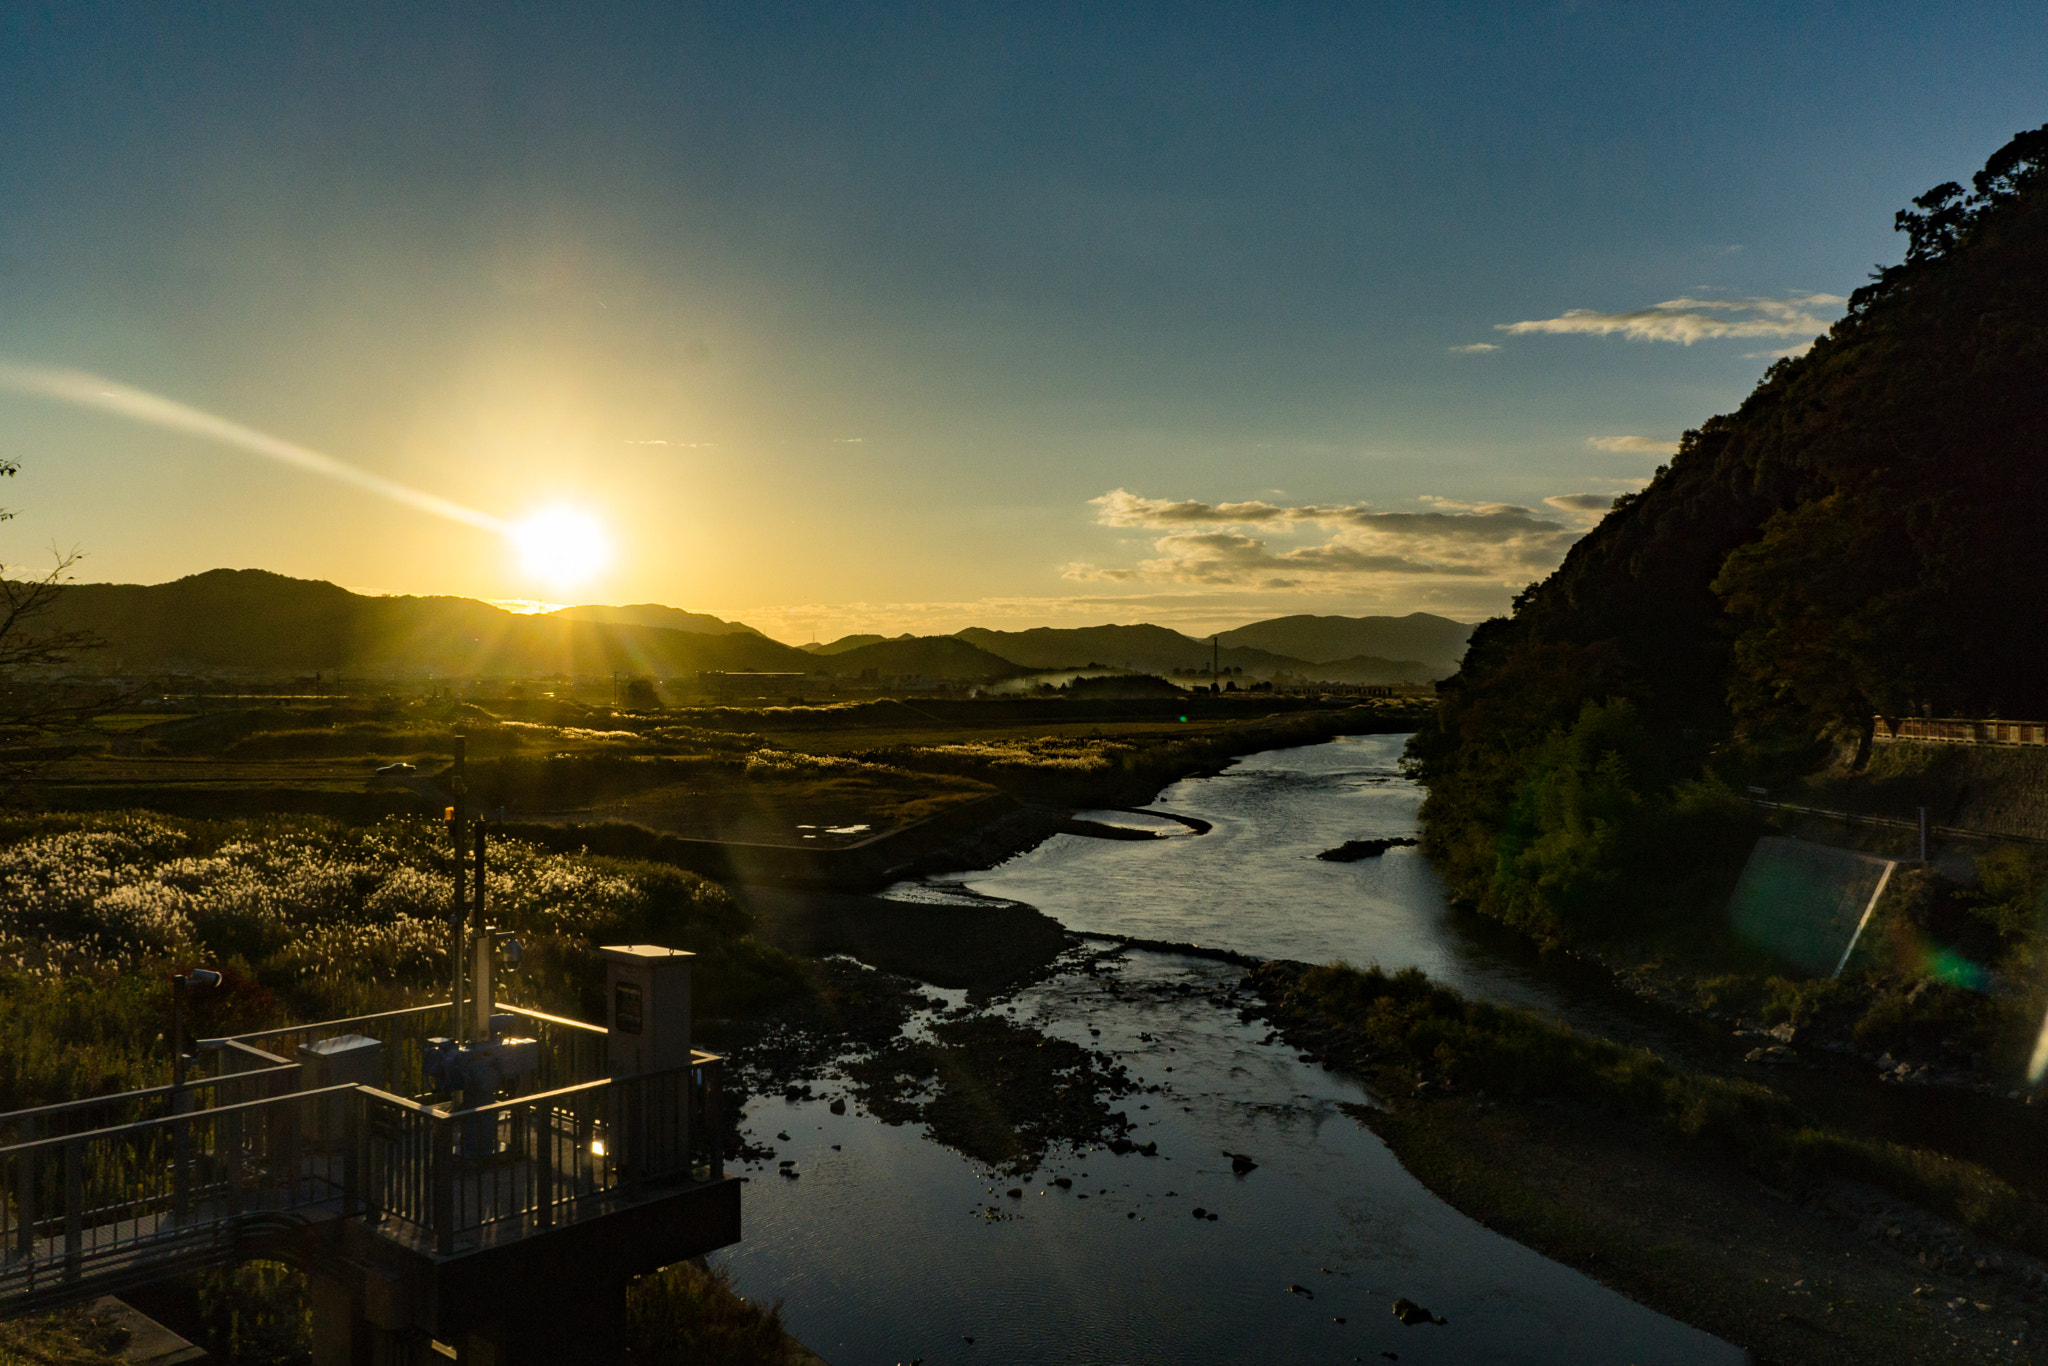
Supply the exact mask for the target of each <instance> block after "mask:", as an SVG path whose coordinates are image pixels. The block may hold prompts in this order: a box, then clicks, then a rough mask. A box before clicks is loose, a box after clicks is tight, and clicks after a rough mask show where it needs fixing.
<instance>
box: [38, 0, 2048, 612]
mask: <svg viewBox="0 0 2048 1366" xmlns="http://www.w3.org/2000/svg"><path fill="white" fill-rule="evenodd" d="M2043 71H2048V21H2044V12H2043V11H2042V10H2041V9H2040V8H2039V7H2038V6H2021V5H1971V6H1956V7H1947V8H1938V7H1932V6H1922V7H1909V6H1898V5H1889V6H1877V5H1868V6H1865V5H1807V6H1799V7H1788V6H1765V5H1757V6H1747V7H1744V6H1730V5H1723V6H1714V7H1700V6H1675V5H1674V6H1652V5H1602V4H1568V5H1552V6H1541V5H1503V6H1481V5H1463V6H1455V7H1451V6H1444V7H1429V6H1422V5H1400V6H1337V5H1318V6H1281V5H1266V6H1258V7H1249V6H1214V7H1205V6H1195V5H1174V6H1162V7H1145V6H1135V5H1132V6H1116V7H1105V6H1080V5H1076V6H1052V5H1044V6H1024V5H1002V6H987V7H973V6H944V7H913V6H907V5H900V6H887V7H857V6H805V7H782V6H772V5H761V4H749V5H744V6H742V5H733V6H714V7H699V6H686V5H649V6H605V5H585V6H575V7H567V6H514V5H492V6H466V7H375V6H363V5H349V6H320V5H311V4H303V5H292V6H269V7H253V6H252V7H241V6H222V5H191V6H179V7H163V8H158V9H151V10H144V9H142V8H141V7H135V6H101V7H95V6H60V7H48V6H25V5H15V6H7V7H6V8H5V9H4V10H0V363H4V364H6V365H7V366H9V367H11V368H10V369H8V370H7V371H5V372H4V373H5V374H7V375H13V376H14V377H15V382H13V383H12V386H11V388H5V389H0V455H4V456H5V457H7V458H10V459H14V460H17V461H19V462H20V464H21V466H22V472H21V474H20V476H19V477H18V478H16V479H15V480H14V481H12V485H11V486H10V488H9V489H8V494H9V501H10V504H11V505H13V506H15V507H17V508H19V509H20V515H19V516H18V518H17V519H16V520H15V521H13V522H11V523H9V524H7V527H6V531H7V533H8V539H7V542H6V544H5V545H4V547H0V554H4V555H5V557H6V558H7V560H8V561H9V562H11V563H13V564H17V565H21V564H27V565H30V566H33V565H35V564H36V563H38V558H37V557H38V555H39V554H40V553H41V552H42V551H43V548H44V547H46V546H48V545H49V544H51V543H56V544H59V545H63V546H71V545H77V546H80V547H82V548H83V549H84V550H85V551H87V552H88V558H87V559H86V560H85V561H84V562H83V564H82V565H81V569H80V572H81V576H82V577H83V578H86V579H112V580H121V581H142V582H156V581H162V580H164V579H169V578H173V577H176V576H178V575H181V574H186V573H191V572H196V571H198V570H203V569H207V568H212V567H216V566H219V565H230V566H234V567H262V568H269V569H275V570H278V571H280V572H284V573H291V574H296V575H302V576H307V577H317V578H325V579H331V580H334V581H336V582H340V583H344V584H347V585H349V586H352V587H357V588H362V589H367V590H373V591H390V592H422V593H427V592H435V593H438V592H446V593H461V594H467V595H472V596H480V597H488V598H514V597H535V598H546V599H550V600H554V601H568V600H576V601H585V600H599V601H613V602H628V601H649V600H652V601H662V602H669V603H673V604H675V605H678V606H684V607H690V608H693V609H698V610H711V611H717V612H720V613H721V614H724V615H740V616H742V617H743V618H744V619H746V620H749V621H753V622H755V623H756V624H757V625H761V626H763V627H764V628H765V629H768V630H770V631H771V633H774V634H778V635H781V636H784V637H785V638H792V639H796V638H807V637H808V636H809V635H810V634H812V633H813V632H816V633H817V634H821V635H824V636H826V637H828V638H829V637H830V636H832V635H834V634H837V633H840V632H842V631H850V630H856V629H874V630H887V631H892V632H893V631H898V630H918V631H924V630H953V629H957V628H959V627H961V626H966V625H971V624H984V625H991V626H1019V625H1029V624H1078V623H1080V622H1084V621H1106V620H1121V621H1131V620H1155V621H1160V622H1162V623H1165V624H1171V625H1177V626H1183V627H1187V628H1189V629H1197V630H1198V629H1202V628H1204V627H1210V626H1216V625H1230V624H1235V623H1237V622H1241V621H1244V620H1250V619H1253V618H1255V617H1259V616H1267V615H1274V614H1277V613H1280V612H1290V611H1312V612H1343V613H1360V612H1375V611H1391V612H1403V611H1408V610H1413V609H1417V608H1422V609H1427V610H1434V611H1439V612H1443V613H1445V614H1447V615H1452V616H1458V617H1463V618H1467V619H1476V618H1477V617H1480V616H1483V615H1487V614H1489V613H1491V612H1494V611H1498V610H1501V609H1502V608H1503V607H1504V605H1505V603H1506V601H1507V599H1508V597H1509V596H1510V595H1511V593H1512V592H1513V591H1514V589H1515V588H1517V587H1519V586H1520V584H1521V583H1523V582H1526V581H1527V580H1528V579H1529V578H1531V577H1533V576H1535V575H1537V574H1540V573H1541V572H1543V571H1544V570H1545V569H1547V568H1548V566H1549V565H1551V564H1554V563H1555V561H1556V558H1557V557H1558V555H1560V554H1561V553H1562V551H1563V548H1564V547H1565V546H1566V545H1568V544H1569V542H1570V540H1571V539H1572V538H1573V537H1574V536H1576V535H1577V534H1579V533H1580V532H1581V531H1582V530H1583V529H1584V527H1585V526H1586V525H1588V524H1590V521H1591V519H1592V518H1593V517H1595V516H1597V510H1598V509H1597V505H1598V502H1599V500H1600V499H1602V498H1604V497H1608V496H1611V495H1612V494H1613V493H1615V492H1617V491H1620V490H1622V489H1625V488H1627V487H1630V486H1631V484H1632V481H1639V480H1641V479H1642V478H1643V477H1644V476H1646V475H1647V474H1648V473H1649V472H1650V471H1651V470H1652V469H1654V467H1655V465H1656V464H1657V462H1658V460H1659V459H1661V458H1662V456H1661V454H1660V450H1659V448H1660V447H1661V446H1662V445H1664V444H1665V443H1669V442H1671V441H1674V440H1675V439H1676V438H1677V436H1678V434H1679V433H1680V432H1681V431H1682V430H1684V429H1685V428H1687V427H1690V426H1695V425H1697V424H1698V423H1699V422H1701V421H1702V420H1704V419H1705V418H1706V417H1708V416H1710V415H1711V414H1713V413H1715V412H1720V411H1726V410H1728V409H1729V408H1732V407H1733V406H1734V405H1735V404H1737V403H1739V402H1740V401H1741V398H1742V397H1743V395H1744V394H1746V393H1747V392H1748V390H1749V388H1750V387H1751V386H1752V385H1753V384H1754V383H1755V381H1756V379H1757V378H1758V376H1759V375H1760V374H1761V373H1762V371H1763V369H1764V368H1765V367H1766V366H1767V365H1768V364H1769V363H1770V357H1771V355H1772V353H1774V352H1777V351H1780V350H1782V349H1785V348H1787V347H1791V346H1795V345H1797V344H1798V343H1800V342H1801V341H1803V340H1805V339H1806V338H1807V337H1808V336H1810V335H1811V330H1812V327H1813V325H1814V324H1815V323H1819V324H1824V323H1825V322H1826V321H1828V320H1830V319H1832V318H1833V317H1835V316H1838V314H1839V311H1840V310H1839V307H1838V306H1837V305H1833V304H1830V303H1828V302H1827V299H1828V298H1830V297H1839V296H1843V295H1846V294H1847V293H1849V292H1850V291H1851V290H1852V289H1854V288H1855V287H1856V286H1857V285H1858V284H1860V283H1862V281H1863V279H1864V278H1865V277H1866V275H1867V274H1868V272H1869V271H1870V269H1871V268H1872V267H1873V266H1874V265H1875V264H1877V263H1879V262H1888V261H1892V260H1895V259H1897V257H1898V255H1899V253H1900V249H1901V242H1900V240H1899V239H1898V238H1897V237H1896V236H1895V235H1894V234H1893V233H1892V232H1891V231H1890V224H1891V216H1892V214H1893V212H1894V211H1895V210H1896V209H1898V208H1899V207H1901V206H1902V205H1904V204H1905V203H1906V202H1907V201H1908V200H1909V199H1910V198H1911V197H1912V196H1913V195H1916V194H1918V193H1920V192H1922V191H1924V190H1925V189H1927V188H1928V187H1929V186H1931V185H1933V184H1935V183H1937V182H1939V181H1942V180H1947V179H1952V178H1953V179H1967V177H1968V174H1969V173H1970V172H1971V171H1972V170H1974V169H1975V168H1976V167H1977V166H1978V165H1980V164H1982V162H1983V160H1984V158H1985V157H1986V156H1987V155H1988V154H1989V153H1990V152H1991V151H1993V150H1994V149H1995V148H1997V147H1998V146H1999V145H2000V144H2002V143H2003V142H2004V141H2005V140H2006V139H2007V138H2009V137H2010V136H2011V135H2012V134H2013V133H2015V132H2018V131H2020V130H2021V129H2023V128H2028V127H2033V126H2037V125H2039V124H2041V123H2043V122H2044V121H2048V96H2044V83H2043V81H2042V79H2041V73H2042V72H2043ZM1680 300H1689V301H1692V302H1690V303H1680V304H1674V305H1673V306H1672V307H1668V308H1664V309H1661V310H1660V309H1657V308H1656V306H1657V305H1660V304H1672V303H1673V301H1680ZM1758 301H1761V302H1758ZM1575 310H1583V312H1577V313H1575V312H1574V311H1575ZM1646 310H1648V311H1647V312H1645V311H1646ZM1568 315H1569V316H1570V317H1572V318H1573V319H1575V321H1570V322H1560V321H1557V320H1560V319H1566V318H1567V317H1568ZM1516 323H1539V324H1546V327H1545V328H1541V329H1536V330H1526V329H1525V330H1523V331H1519V332H1510V331H1505V330H1502V329H1503V328H1504V327H1506V326H1508V325H1512V324H1516ZM1731 331H1732V332H1734V333H1737V334H1739V335H1716V334H1717V333H1728V332H1731ZM1660 337H1661V338H1675V339H1672V340H1659V339H1657V338H1660ZM1686 339H1690V340H1689V344H1688V342H1687V340H1686ZM1472 347H1492V348H1494V349H1492V350H1466V349H1461V348H1472ZM53 368H58V369H63V370H67V371H82V372H86V373H87V374H89V375H91V376H104V377H107V378H109V379H110V380H113V381H118V382H119V384H120V385H122V386H132V387H133V388H134V389H135V390H140V391H145V392H146V393H148V394H151V395H161V396H163V397H164V398H166V399H168V400H173V401H175V402H176V403H177V404H181V405H188V406H189V407H190V408H192V409H196V410H199V411H201V412H203V413H205V414H209V415H216V416H218V417H219V418H221V419H225V420H228V421H231V422H233V423H235V424H239V425H240V426H242V427H246V428H249V429H253V430H254V431H256V432H260V433H263V434H265V435H267V436H269V437H274V438H276V439H279V440H281V441H284V442H289V443H293V444H294V445H296V446H302V447H305V448H309V449H311V450H313V451H317V452H320V453H322V454H324V455H325V456H328V457H331V458H332V459H334V460H337V461H341V462H344V463H346V464H348V465H351V466H356V467H360V468H361V469H363V470H366V471H369V472H371V473H373V474H375V475H377V476H380V477H382V478H384V479H386V480H390V481H396V482H398V483H402V484H405V485H408V486H410V487H412V488H415V489H418V490H420V491H423V492H426V493H428V494H431V495H433V496H434V497H435V498H438V499H442V500H447V501H450V502H454V503H458V504H461V505H462V506H464V507H466V508H470V509H475V510H477V511H478V512H479V513H480V514H481V516H480V517H479V518H478V519H473V520H472V521H469V522H464V521H459V520H449V519H446V518H443V517H438V516H436V515H434V513H433V512H432V511H431V510H423V509H422V507H421V506H419V505H417V504H408V503H404V502H397V501H393V500H391V499H388V498H383V497H380V496H378V494H377V493H376V492H375V491H374V490H370V489H366V488H364V487H362V486H361V485H360V484H359V483H358V484H348V483H339V482H335V481H333V480H330V479H326V478H323V477H321V476H320V475H319V474H317V473H313V472H309V471H308V470H307V469H305V468H304V467H302V466H291V465H287V464H282V463H279V462H278V461H275V460H265V459H263V458H261V457H260V456H259V455H256V454H253V453H252V452H251V450H250V449H248V448H247V447H246V446H237V445H234V444H232V443H231V442H227V441H223V440H222V439H220V437H219V435H218V434H217V433H209V432H205V431H196V430H194V429H193V427H192V425H191V424H189V423H188V424H186V425H184V426H183V427H180V426H178V425H177V424H175V423H173V424H170V425H166V424H165V423H163V422H161V421H153V422H140V421H136V420H134V418H135V417H136V416H137V412H136V410H134V409H133V408H132V407H131V408H130V409H128V410H125V412H108V411H105V408H106V407H107V406H108V405H106V404H101V405H99V406H97V407H95V406H93V404H92V403H90V402H88V403H86V404H83V405H81V404H80V403H78V402H60V401H54V400H53V398H52V393H53V392H54V391H55V390H57V389H61V388H62V387H63V386H61V385H55V384H53V383H46V382H44V381H43V380H41V379H38V378H37V377H38V376H47V375H48V374H49V373H50V371H51V370H52V369H53ZM74 387H75V386H74ZM88 387H89V386H88ZM96 392H111V391H110V390H104V388H103V389H102V390H101V391H96ZM121 392H126V390H125V389H124V390H121ZM95 402H96V400H95ZM1595 442H1602V443H1605V444H1604V445H1596V444H1594V443H1595ZM1546 499H1558V500H1560V501H1559V502H1557V503H1549V502H1546V501H1545V500H1546ZM1225 505H1230V506H1229V507H1226V506H1225ZM546 508H569V509H573V510H576V511H577V512H578V513H579V514H580V515H583V516H585V517H587V518H588V519H590V521H592V522H594V523H595V524H597V525H599V526H601V527H602V528H603V529H604V532H603V534H604V536H605V537H606V539H607V541H608V543H609V550H610V555H609V563H608V564H607V565H605V566H604V567H603V568H601V569H597V570H595V571H594V572H593V573H591V575H590V576H589V577H587V578H585V579H583V580H582V581H580V582H572V581H567V580H563V579H555V580H549V579H547V578H546V577H545V576H543V577H539V578H537V577H536V576H535V574H534V573H532V572H529V571H528V570H527V569H525V568H522V561H521V559H520V557H519V556H518V555H517V554H515V553H513V551H512V549H511V548H510V547H509V546H508V543H507V538H506V537H505V536H504V535H502V534H500V530H501V529H502V527H503V525H504V524H505V523H510V522H517V521H518V520H520V519H521V518H524V517H526V516H528V515H529V514H532V513H534V512H536V511H539V510H542V509H546ZM494 526H495V527H498V528H500V530H494V529H493V527H494Z"/></svg>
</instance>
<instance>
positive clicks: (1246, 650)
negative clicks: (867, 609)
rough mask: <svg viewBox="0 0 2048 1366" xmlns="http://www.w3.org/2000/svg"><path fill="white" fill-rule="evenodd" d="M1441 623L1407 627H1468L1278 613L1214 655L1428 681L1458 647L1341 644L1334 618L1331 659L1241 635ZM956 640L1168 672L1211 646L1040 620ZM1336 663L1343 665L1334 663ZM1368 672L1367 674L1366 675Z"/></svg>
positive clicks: (1452, 661) (1059, 659)
mask: <svg viewBox="0 0 2048 1366" xmlns="http://www.w3.org/2000/svg"><path fill="white" fill-rule="evenodd" d="M1418 618H1419V619H1420V620H1421V621H1422V622H1424V623H1437V622H1440V623H1442V627H1440V628H1439V627H1434V626H1430V625H1420V626H1412V627H1408V628H1407V629H1408V632H1409V634H1410V636H1417V635H1421V636H1430V635H1433V636H1434V637H1435V638H1436V639H1437V640H1439V641H1447V640H1449V639H1450V638H1451V637H1452V636H1453V635H1454V634H1455V633H1456V632H1459V631H1470V630H1471V628H1470V627H1468V626H1464V625H1462V624H1461V623H1458V622H1454V621H1446V620H1445V619H1444V618H1442V617H1431V616H1429V615H1428V614H1427V613H1420V612H1418V613H1416V614H1415V616H1413V617H1379V618H1372V617H1367V618H1360V619H1354V618H1349V617H1282V618H1279V619H1278V620H1277V621H1274V622H1254V623H1253V624H1252V625H1250V626H1244V627H1240V628H1238V629H1237V630H1236V631H1230V632H1225V633H1224V636H1223V644H1222V649H1221V650H1220V651H1219V652H1218V654H1219V656H1220V657H1219V658H1218V660H1217V663H1218V664H1219V665H1220V667H1222V668H1225V669H1233V668H1234V669H1242V670H1243V671H1244V672H1245V673H1246V674H1248V675H1251V676H1252V677H1255V678H1271V677H1274V676H1275V675H1280V674H1286V675H1291V676H1294V677H1297V678H1303V679H1310V680H1315V681H1319V682H1331V683H1338V682H1346V683H1404V682H1413V683H1420V682H1426V681H1427V680H1429V679H1432V678H1439V677H1442V676H1443V675H1444V674H1447V673H1449V672H1451V670H1452V669H1454V668H1455V667H1457V664H1456V661H1457V651H1456V650H1455V649H1452V650H1450V651H1448V652H1446V651H1444V650H1442V649H1441V648H1438V649H1436V650H1435V651H1434V652H1433V653H1432V654H1429V655H1410V654H1407V653H1405V652H1404V653H1403V654H1401V655H1395V656H1392V657H1388V656H1383V655H1379V654H1376V653H1372V652H1366V651H1359V650H1357V649H1355V648H1340V647H1341V645H1342V643H1343V642H1344V641H1345V639H1346V637H1347V634H1348V635H1358V634H1360V633H1358V632H1347V629H1346V628H1345V627H1342V626H1338V625H1334V624H1333V625H1331V626H1330V627H1328V628H1327V629H1325V630H1323V631H1321V633H1320V638H1321V639H1322V640H1325V641H1327V642H1330V644H1328V645H1327V646H1315V647H1314V648H1317V649H1328V650H1329V651H1330V653H1326V654H1324V655H1323V656H1322V658H1323V659H1325V660H1334V661H1337V662H1338V663H1337V664H1330V665H1324V664H1319V663H1316V662H1315V661H1314V660H1313V659H1312V658H1311V657H1309V656H1305V655H1299V654H1292V653H1280V652H1277V651H1274V650H1270V649H1265V648H1255V647H1254V646H1253V645H1252V644H1251V643H1250V642H1247V641H1244V640H1242V639H1239V640H1238V641H1237V643H1235V644H1232V643H1231V640H1232V639H1233V638H1237V637H1243V636H1245V635H1246V634H1248V633H1257V632H1259V631H1261V630H1262V629H1263V628H1266V627H1269V626H1280V625H1281V624H1283V623H1286V622H1325V623H1344V622H1352V621H1354V620H1355V621H1359V622H1361V623H1363V622H1373V621H1385V622H1392V623H1393V624H1394V625H1396V626H1402V625H1403V624H1404V623H1412V622H1416V621H1417V620H1418ZM1293 634H1294V635H1295V636H1296V637H1297V638H1299V639H1301V640H1302V641H1304V642H1308V643H1313V642H1314V641H1315V640H1316V639H1317V638H1318V636H1317V633H1316V632H1315V631H1313V630H1311V629H1309V628H1300V629H1296V630H1295V631H1294V633H1293ZM958 635H959V638H960V639H961V640H965V641H969V642H971V643H973V644H975V645H977V646H980V647H981V648H982V649H984V650H987V651H988V652H989V653H991V654H996V655H1001V656H1002V657H1003V658H1005V659H1009V660H1014V661H1015V662H1016V663H1018V664H1020V665H1023V666H1024V667H1026V668H1029V669H1067V668H1078V667H1080V666H1082V665H1086V664H1101V665H1107V666H1110V667H1112V668H1119V669H1131V670H1134V671H1136V672H1139V673H1158V674H1170V673H1172V672H1173V671H1174V670H1176V669H1179V670H1188V669H1203V670H1206V669H1208V667H1209V664H1210V647H1209V642H1208V641H1207V640H1196V639H1194V638H1193V637H1191V636H1184V635H1182V634H1181V633H1180V632H1178V631H1172V630H1168V629H1167V628H1166V627H1164V626H1150V625H1136V626H1082V627H1069V628H1058V627H1049V626H1042V627H1039V628H1037V629H1035V630H1030V631H988V630H983V629H982V628H980V627H969V628H968V629H967V630H964V631H961V632H959V633H958ZM1339 665H1342V666H1344V667H1343V668H1341V669H1340V668H1339ZM1368 675H1370V676H1368Z"/></svg>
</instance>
